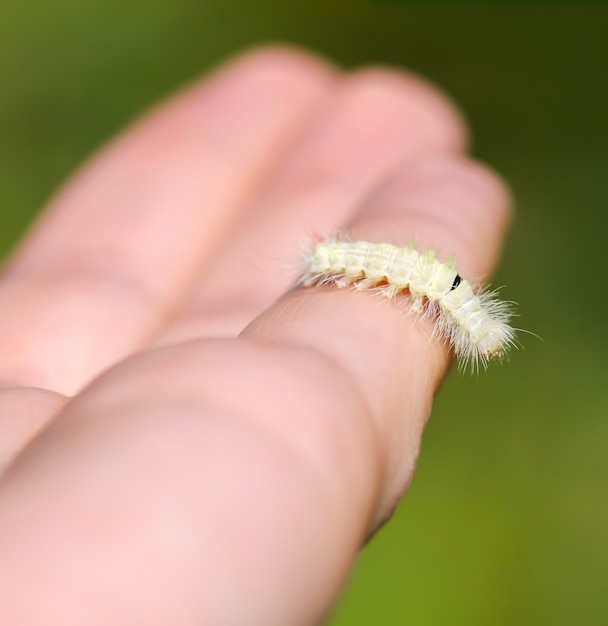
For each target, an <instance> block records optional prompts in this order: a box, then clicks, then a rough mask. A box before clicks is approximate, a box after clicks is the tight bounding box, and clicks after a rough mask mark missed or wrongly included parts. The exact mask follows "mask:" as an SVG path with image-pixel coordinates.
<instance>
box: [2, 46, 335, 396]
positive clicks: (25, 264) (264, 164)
mask: <svg viewBox="0 0 608 626" xmlns="http://www.w3.org/2000/svg"><path fill="white" fill-rule="evenodd" d="M332 77H333V73H332V71H331V70H330V69H329V68H328V66H326V65H325V64H324V63H322V62H321V61H317V60H315V59H313V58H311V57H308V56H306V55H304V54H300V53H295V52H290V51H286V50H263V51H261V52H255V53H251V54H248V55H246V56H244V57H242V58H239V59H237V60H236V61H234V62H233V63H231V64H229V65H228V66H227V67H225V68H222V69H221V70H219V71H218V72H217V73H216V74H215V75H214V76H213V77H212V78H210V79H209V80H207V81H205V82H203V83H202V84H197V85H195V86H194V87H192V88H189V89H187V90H186V91H185V92H183V93H182V94H180V95H178V96H177V97H176V98H175V99H173V100H171V101H170V102H168V103H167V104H164V105H162V106H161V107H160V108H158V109H156V110H155V111H153V112H152V113H150V114H148V115H147V116H145V117H144V118H143V120H141V121H140V122H139V123H137V124H136V125H135V126H134V127H133V128H132V129H131V130H130V131H128V132H127V133H126V134H125V135H123V136H121V137H120V138H119V139H118V140H116V141H114V142H113V143H111V144H110V145H109V146H108V147H106V148H105V149H104V150H103V151H102V152H101V153H100V154H99V155H98V156H96V157H95V158H94V159H93V160H92V161H91V162H90V163H89V164H88V165H86V166H85V168H84V169H83V170H82V171H81V172H80V173H79V174H78V175H77V176H76V177H75V178H74V179H73V180H72V181H71V182H70V183H69V184H68V185H67V186H66V187H65V188H64V189H63V190H62V192H61V193H60V194H59V195H58V196H57V198H55V199H54V200H53V202H51V205H50V207H49V208H48V210H47V211H46V213H45V214H44V215H43V217H42V218H41V219H40V220H39V222H38V223H37V224H36V226H35V227H34V229H33V231H32V232H31V233H30V235H29V237H28V238H27V240H26V241H25V243H24V244H23V245H22V246H21V247H20V248H19V249H18V250H17V251H16V253H15V255H14V256H13V258H12V259H11V260H10V262H9V263H8V266H7V267H6V268H5V270H4V273H3V276H2V281H1V283H0V381H1V382H2V384H3V385H4V386H37V387H45V388H48V389H53V390H56V391H60V392H62V393H68V394H69V393H73V392H75V391H76V390H77V389H79V388H80V387H81V386H82V385H83V384H84V383H85V382H86V381H88V380H89V379H90V378H91V377H92V376H94V375H95V374H96V373H97V372H99V371H100V370H101V369H103V368H105V367H107V366H108V365H109V364H110V363H112V362H114V361H115V360H117V359H119V358H120V357H122V356H123V355H124V354H126V353H128V352H129V351H131V350H132V349H134V348H135V347H137V346H139V345H141V343H142V342H143V341H144V340H145V338H146V337H148V336H149V335H150V334H151V333H152V332H153V331H154V330H155V329H156V328H157V327H158V326H159V324H161V323H162V322H163V321H164V320H165V319H166V317H167V316H168V315H169V314H170V313H171V311H172V310H173V309H174V308H175V306H176V303H177V302H179V300H180V298H181V297H182V295H183V293H184V292H185V290H186V289H187V287H188V285H189V284H190V282H191V281H192V280H193V278H194V276H195V273H196V271H197V270H199V269H200V266H201V265H202V264H204V262H205V260H206V259H207V258H208V257H209V256H210V255H211V254H212V253H213V251H214V250H215V248H216V247H217V246H218V245H220V242H221V239H222V236H223V235H224V233H225V231H226V229H227V228H228V226H229V225H230V224H231V222H232V221H233V220H234V219H236V218H237V217H238V214H239V212H240V211H241V210H242V209H243V207H244V206H246V204H247V201H248V197H249V195H250V194H251V193H252V190H253V189H254V188H255V187H256V186H257V185H258V184H259V183H260V181H261V179H262V178H263V177H264V176H265V175H266V173H267V172H268V170H269V169H271V168H272V166H273V163H274V162H275V160H276V159H277V158H279V156H280V154H281V152H282V151H283V150H284V149H285V147H286V145H287V144H288V143H289V142H290V141H291V140H292V139H293V137H294V134H296V133H297V132H298V129H299V127H300V125H301V124H302V123H303V122H304V121H305V120H306V119H307V118H308V116H309V115H311V113H312V112H313V111H314V110H315V109H316V107H317V106H318V105H319V103H320V102H321V101H322V100H323V99H324V97H325V94H326V92H327V91H328V89H330V84H331V80H332Z"/></svg>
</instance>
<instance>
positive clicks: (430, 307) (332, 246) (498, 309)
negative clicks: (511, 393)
mask: <svg viewBox="0 0 608 626" xmlns="http://www.w3.org/2000/svg"><path fill="white" fill-rule="evenodd" d="M300 284H301V285H303V286H305V287H308V286H312V285H326V284H333V285H336V286H338V287H347V286H351V287H354V288H355V289H374V290H377V291H378V292H380V293H381V294H383V295H385V296H386V297H388V298H394V297H396V296H398V295H401V294H404V295H407V296H408V298H409V302H410V306H411V309H412V310H413V311H414V312H416V313H418V314H420V315H423V316H429V317H433V319H434V321H435V329H434V334H436V335H438V336H439V337H441V338H442V339H443V340H444V341H445V342H446V343H447V344H448V345H449V346H450V347H451V348H452V350H453V351H454V353H455V354H456V356H457V357H458V358H459V360H460V362H461V364H463V363H464V364H466V363H470V364H471V365H472V367H473V368H474V369H475V368H477V367H478V366H479V364H481V365H482V366H483V367H486V366H487V364H488V362H489V361H490V360H491V359H493V358H495V357H502V356H503V355H504V354H506V352H507V350H508V349H509V348H510V347H511V346H513V345H515V330H514V329H513V328H512V327H511V326H510V325H509V320H510V318H511V315H512V313H511V304H510V303H507V302H503V301H501V300H499V299H498V297H497V295H496V292H492V291H487V290H483V289H479V288H477V287H476V286H474V285H473V284H472V283H471V282H469V281H468V280H466V279H464V278H463V277H462V276H460V274H458V272H457V269H456V262H455V260H454V258H450V259H449V260H448V261H446V262H444V263H442V262H440V261H439V259H438V258H437V253H436V251H435V250H434V249H433V248H429V249H427V250H426V251H425V252H423V253H420V252H418V251H417V250H416V249H415V248H414V247H413V246H405V247H398V246H394V245H392V244H390V243H369V242H366V241H354V242H350V241H338V240H331V239H327V240H325V241H319V242H317V243H316V244H315V246H314V249H313V250H312V251H311V252H310V254H308V255H307V256H306V259H305V271H304V274H303V275H302V277H301V279H300Z"/></svg>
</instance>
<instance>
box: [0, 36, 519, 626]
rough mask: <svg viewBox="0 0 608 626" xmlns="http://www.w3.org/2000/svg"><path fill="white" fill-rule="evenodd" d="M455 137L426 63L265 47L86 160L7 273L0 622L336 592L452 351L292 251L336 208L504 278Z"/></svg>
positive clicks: (412, 454) (103, 618) (404, 465)
mask: <svg viewBox="0 0 608 626" xmlns="http://www.w3.org/2000/svg"><path fill="white" fill-rule="evenodd" d="M466 144H467V131H466V129H465V126H464V123H463V121H462V119H461V116H460V115H459V113H458V112H457V110H456V109H455V108H454V105H452V104H451V103H450V102H449V101H448V100H447V99H446V97H445V96H444V95H442V94H441V93H439V92H438V91H437V90H436V89H435V88H434V87H431V86H430V85H428V84H427V83H425V82H424V81H422V80H421V79H419V78H416V77H414V76H411V75H408V74H406V73H404V72H400V71H397V70H390V69H382V68H367V69H360V70H357V71H354V72H352V73H343V72H341V71H339V70H337V69H336V68H334V67H332V66H331V64H330V63H328V62H327V61H324V60H321V59H318V58H315V57H313V56H311V55H309V54H307V53H303V52H297V51H293V50H289V49H282V48H272V49H269V48H266V49H260V50H255V51H252V52H249V53H247V54H244V55H242V56H240V57H238V58H236V59H234V60H232V61H230V62H229V63H227V64H226V65H224V66H223V67H220V68H219V69H218V70H217V71H215V72H214V73H213V74H212V75H211V76H210V77H207V78H205V79H203V80H202V81H200V82H197V83H195V84H194V85H192V86H191V87H189V88H187V89H186V90H184V91H183V92H181V93H179V94H177V95H176V96H174V97H172V98H170V99H169V100H167V101H166V102H164V103H162V104H161V105H159V106H158V107H156V108H155V109H153V110H152V111H150V112H148V113H147V114H146V115H144V116H143V117H142V118H141V119H140V120H139V121H138V122H137V123H136V124H135V125H134V126H132V127H131V128H130V129H127V130H126V131H125V132H124V133H122V134H121V135H120V136H119V137H118V138H117V139H115V140H114V141H112V142H111V143H110V144H109V145H107V146H106V147H104V148H103V149H102V150H101V151H100V152H99V153H98V154H97V155H95V156H94V157H93V158H92V159H91V160H90V161H89V162H88V163H86V164H85V165H84V166H83V167H82V169H81V170H80V171H78V172H77V173H76V175H75V176H74V177H73V178H72V179H71V180H70V181H69V182H68V183H67V184H66V185H65V186H64V187H63V188H62V189H61V190H60V191H59V193H58V194H57V195H56V196H55V197H54V198H53V199H52V200H51V202H50V203H49V206H48V207H47V208H46V209H45V211H44V212H43V213H42V214H41V217H40V219H39V220H38V221H37V222H36V224H35V225H34V226H33V228H32V229H31V231H30V232H29V234H28V236H27V237H26V238H25V241H23V242H22V243H21V244H20V245H19V246H18V247H17V248H16V250H15V251H14V253H13V254H12V255H11V256H10V258H9V259H8V260H7V262H6V265H5V268H4V272H3V274H2V277H1V282H0V382H1V386H2V388H1V389H0V467H1V468H2V475H1V479H0V554H1V555H2V558H1V559H0V623H2V624H11V625H13V626H22V625H28V626H29V625H34V624H35V625H37V624H44V625H45V626H48V625H55V624H56V625H61V626H71V625H74V626H76V625H79V626H80V625H82V624H88V625H90V626H94V625H97V624H99V625H104V626H106V625H107V624H113V625H115V626H120V625H123V624H124V625H127V624H128V625H129V626H133V625H139V624H141V625H146V626H154V625H157V624H158V625H161V624H162V625H166V624H180V626H187V625H190V624H191V625H193V626H194V625H200V624H209V625H214V626H215V625H222V626H223V625H226V626H227V625H233V624H234V625H236V624H238V625H240V626H254V625H255V626H257V625H259V626H262V625H263V626H273V625H275V624H276V625H277V626H279V625H281V626H284V625H285V624H295V625H300V624H301V625H308V624H315V623H319V621H320V620H321V619H322V617H323V616H324V615H327V613H328V611H330V609H331V606H332V604H333V603H334V602H335V599H336V596H337V594H338V593H339V591H340V589H341V588H342V586H343V585H344V582H345V578H346V577H347V575H348V572H349V570H350V568H351V567H352V564H353V560H354V558H355V556H356V553H357V550H358V549H359V548H360V547H361V545H362V543H363V542H364V541H365V539H366V538H367V537H368V536H369V534H370V532H373V530H374V529H375V528H377V527H378V525H379V524H380V523H382V522H383V521H385V520H386V519H387V518H388V517H389V516H390V514H391V512H392V510H393V508H394V506H395V504H396V502H397V501H398V499H399V497H400V496H401V495H402V494H403V493H404V492H405V490H406V489H407V486H408V484H409V483H410V481H411V479H412V475H413V472H414V469H415V465H416V457H417V454H418V449H419V446H420V438H421V435H422V432H423V429H424V425H425V423H426V421H427V418H428V416H429V412H430V409H431V404H432V400H433V396H434V394H435V392H436V391H437V389H438V387H439V385H440V383H441V380H442V379H443V377H444V376H445V374H446V372H447V370H448V369H449V364H450V355H449V354H448V352H447V350H446V349H445V347H444V346H443V345H442V344H441V343H440V342H438V341H435V340H430V339H429V337H430V331H431V328H430V325H429V324H427V323H418V324H414V323H413V321H412V318H411V317H408V316H407V315H406V314H404V311H403V309H402V308H400V307H399V305H398V304H397V303H382V304H381V305H379V303H378V301H377V299H375V298H374V297H373V296H371V295H370V294H366V293H361V292H358V293H354V292H352V291H348V290H339V289H335V288H317V289H296V290H293V289H290V287H291V285H292V284H293V282H294V279H295V278H296V277H297V274H298V271H297V269H294V266H293V262H294V261H296V260H297V259H298V256H299V254H300V251H301V245H302V240H303V238H305V235H306V233H307V232H311V231H313V232H317V233H329V232H334V231H336V230H338V229H339V230H344V229H346V230H348V231H349V232H350V233H351V234H352V236H353V238H354V239H356V238H360V239H363V240H367V241H380V240H385V241H392V242H394V243H397V244H402V243H403V242H404V241H407V240H409V239H411V238H412V237H415V239H416V241H417V242H418V243H419V244H420V245H421V246H425V245H426V244H432V245H434V246H435V247H436V248H438V249H439V250H440V251H442V252H444V253H445V256H446V257H447V256H448V255H449V254H450V253H455V254H456V255H457V258H458V267H459V271H460V272H461V273H462V275H463V276H470V277H479V276H486V275H488V274H489V273H490V272H491V270H492V268H493V267H494V265H495V263H496V261H497V258H498V255H499V252H500V246H501V241H502V238H503V235H504V231H505V228H506V224H507V222H508V217H509V199H508V194H507V192H506V191H505V188H504V185H503V184H502V183H501V181H500V180H499V179H498V178H497V176H496V175H495V174H493V173H492V172H491V171H489V170H488V169H487V168H486V167H484V166H482V165H480V164H477V163H475V162H473V161H472V160H471V159H470V158H468V157H467V156H465V153H464V151H465V148H466ZM289 264H291V267H289ZM285 266H287V269H285Z"/></svg>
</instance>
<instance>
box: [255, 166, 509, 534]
mask: <svg viewBox="0 0 608 626" xmlns="http://www.w3.org/2000/svg"><path fill="white" fill-rule="evenodd" d="M510 214H511V202H510V196H509V193H508V191H507V189H506V187H505V185H504V184H503V183H502V181H501V180H500V179H499V178H498V177H497V175H496V174H494V173H493V172H491V171H490V170H489V169H487V168H486V167H484V166H482V165H480V164H478V163H475V162H474V161H472V160H470V159H468V158H466V157H464V156H459V155H439V156H438V155H433V156H429V157H427V158H423V159H420V160H419V161H418V162H416V163H414V164H409V165H405V166H404V167H403V168H402V169H401V170H399V171H397V173H396V174H395V175H393V176H392V177H391V178H390V179H388V180H387V181H386V182H385V184H384V185H382V186H381V187H380V188H379V189H378V191H377V192H376V193H375V194H374V195H373V196H372V197H371V198H370V199H369V201H368V203H367V204H366V205H365V206H364V207H363V209H362V210H361V211H360V212H359V213H358V214H357V215H356V217H355V218H354V220H353V221H352V222H351V223H350V224H349V225H347V228H346V232H347V233H348V234H349V235H350V237H352V239H353V240H354V241H357V240H363V241H378V242H379V241H388V242H392V243H394V244H397V245H403V243H404V242H407V241H411V240H412V239H414V240H415V241H417V243H418V244H419V247H420V248H421V249H422V250H424V249H425V248H426V247H427V246H433V247H435V249H437V250H438V251H439V254H440V256H443V257H444V258H446V257H448V256H450V255H455V256H456V259H457V266H458V269H459V272H461V273H462V275H463V276H464V277H479V276H484V277H486V278H487V276H488V274H489V273H490V272H491V271H492V269H493V268H494V266H495V264H496V262H497V260H498V257H499V254H500V250H501V244H502V240H503V238H504V234H505V230H506V227H507V224H508V221H509V218H510ZM243 336H244V337H246V338H255V339H256V340H258V341H263V342H270V343H275V342H279V343H281V344H282V343H287V344H289V343H293V344H295V345H306V346H307V347H311V346H312V347H314V348H315V349H316V350H318V351H319V352H320V353H322V354H325V355H327V356H328V357H330V358H331V359H332V360H333V359H336V360H337V361H338V362H339V363H340V365H341V366H342V367H343V368H344V370H345V371H347V372H349V373H350V374H351V375H352V377H353V378H354V379H355V380H356V381H357V383H358V388H359V389H361V390H362V391H363V392H364V393H365V399H366V401H367V402H368V403H369V406H370V407H371V410H372V415H374V416H381V419H382V420H384V422H383V423H381V424H379V425H378V428H379V431H380V432H382V433H384V434H385V435H386V436H388V438H389V439H388V440H387V441H386V442H384V449H386V448H388V449H389V451H388V453H387V455H386V456H385V458H386V459H388V462H387V465H386V467H384V468H383V470H384V471H385V472H386V475H385V476H384V478H385V486H384V490H383V494H382V497H381V499H380V504H379V506H378V508H377V510H376V517H375V521H374V523H373V524H372V527H375V525H376V524H378V523H379V521H380V520H382V519H384V518H385V517H386V516H387V515H388V514H389V513H390V512H392V507H393V506H394V505H395V503H396V502H397V501H398V499H399V497H400V496H401V495H402V493H403V490H404V489H405V487H406V486H407V485H408V484H409V481H410V480H411V478H412V476H413V472H414V468H415V461H416V458H417V452H418V446H419V443H420V438H421V436H422V430H423V428H424V425H425V424H426V419H427V417H428V414H429V412H430V406H431V402H432V398H433V395H434V392H435V390H436V389H437V387H438V385H439V383H440V381H441V380H442V378H443V377H444V375H445V373H446V370H447V367H448V364H449V362H450V355H449V351H448V348H447V346H446V345H445V343H444V342H443V341H442V339H441V338H440V337H437V336H435V337H434V336H433V333H432V320H430V319H426V320H424V319H423V320H416V318H415V317H413V316H410V315H407V314H406V313H405V312H404V310H403V307H402V305H400V303H399V302H398V301H394V302H390V303H389V302H384V303H383V302H382V301H380V302H379V301H378V299H377V296H376V295H375V294H373V293H372V294H369V293H365V292H362V291H360V292H353V291H352V290H340V289H336V288H325V289H324V288H319V289H313V290H309V289H308V290H303V291H296V292H295V293H293V294H290V295H289V296H287V297H286V298H284V299H283V300H281V301H280V302H278V303H277V304H276V305H275V306H274V307H272V308H271V309H270V310H269V311H268V312H267V313H265V314H264V315H262V316H260V317H258V318H257V319H256V320H255V321H254V322H253V324H252V325H251V326H250V327H248V328H247V329H245V331H244V333H243ZM411 388H413V389H414V390H416V392H415V395H414V396H412V394H411V393H408V390H410V389H411ZM415 399H417V400H418V402H417V403H416V402H414V401H415ZM404 409H405V410H404Z"/></svg>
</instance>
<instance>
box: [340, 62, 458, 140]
mask: <svg viewBox="0 0 608 626" xmlns="http://www.w3.org/2000/svg"><path fill="white" fill-rule="evenodd" d="M348 80H349V81H350V82H351V84H352V85H353V88H358V89H360V90H368V91H370V92H388V93H398V94H400V95H401V105H402V108H403V114H404V115H407V116H408V117H410V118H412V119H413V120H415V124H412V127H414V128H416V129H417V132H418V134H419V135H420V136H421V137H424V139H425V142H426V144H427V145H428V147H429V152H432V151H462V150H466V148H467V147H468V145H469V131H468V125H467V122H466V119H465V116H464V114H463V113H462V111H461V110H460V109H459V107H458V106H457V105H456V104H455V102H454V101H453V100H452V98H451V97H450V96H448V95H447V94H446V93H445V92H444V91H443V90H441V89H440V88H439V87H437V86H436V85H434V84H432V83H431V82H429V81H428V80H426V79H423V78H421V77H419V76H417V75H416V74H414V73H412V72H406V71H404V70H401V69H397V68H391V67H385V66H368V67H363V68H361V69H358V70H356V71H354V72H353V73H351V74H350V76H349V77H348Z"/></svg>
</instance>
